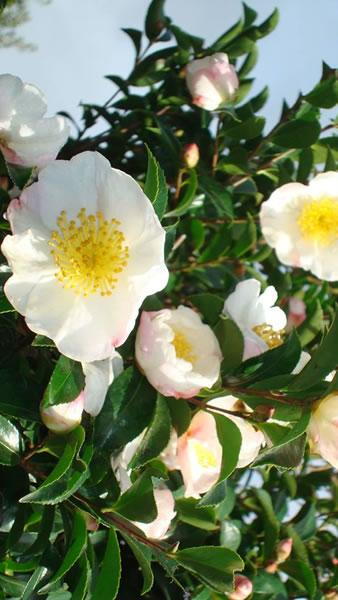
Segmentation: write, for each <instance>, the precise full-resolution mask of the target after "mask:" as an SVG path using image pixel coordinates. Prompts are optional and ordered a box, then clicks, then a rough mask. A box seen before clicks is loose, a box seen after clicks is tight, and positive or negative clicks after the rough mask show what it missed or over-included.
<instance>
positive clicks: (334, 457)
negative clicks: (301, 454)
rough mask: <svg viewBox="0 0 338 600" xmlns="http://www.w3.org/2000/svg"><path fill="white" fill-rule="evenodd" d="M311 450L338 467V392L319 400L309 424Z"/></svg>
mask: <svg viewBox="0 0 338 600" xmlns="http://www.w3.org/2000/svg"><path fill="white" fill-rule="evenodd" d="M308 440H309V444H310V450H311V451H312V452H313V453H314V454H319V455H320V456H322V458H324V459H325V460H327V462H328V463H330V464H331V465H332V466H333V467H335V468H338V394H337V393H336V392H334V393H332V394H329V395H328V396H326V397H325V398H323V400H319V401H318V402H317V403H316V404H315V406H314V410H313V412H312V415H311V419H310V423H309V426H308Z"/></svg>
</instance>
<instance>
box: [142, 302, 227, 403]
mask: <svg viewBox="0 0 338 600" xmlns="http://www.w3.org/2000/svg"><path fill="white" fill-rule="evenodd" d="M135 352H136V359H137V362H138V364H139V366H140V367H141V369H142V370H143V371H144V373H145V375H146V377H147V379H148V380H149V382H150V383H151V385H152V386H154V388H155V389H157V390H158V391H159V392H161V394H163V395H164V396H175V397H176V398H191V397H192V396H194V395H195V394H198V392H199V391H200V390H201V388H204V387H211V386H212V385H213V384H214V383H215V382H216V381H217V379H218V376H219V372H220V365H221V361H222V354H221V350H220V347H219V344H218V341H217V338H216V336H215V334H214V333H213V331H212V329H211V328H210V327H209V326H208V325H204V324H203V323H202V321H201V318H200V317H199V315H198V314H197V313H196V312H195V311H193V310H192V309H191V308H187V307H186V306H179V307H178V308H177V309H173V310H169V309H164V310H160V311H157V312H143V313H142V315H141V321H140V325H139V328H138V331H137V335H136V343H135Z"/></svg>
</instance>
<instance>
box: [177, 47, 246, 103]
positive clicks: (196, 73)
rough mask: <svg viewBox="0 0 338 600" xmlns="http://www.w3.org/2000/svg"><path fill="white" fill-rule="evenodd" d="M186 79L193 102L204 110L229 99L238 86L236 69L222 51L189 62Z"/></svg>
mask: <svg viewBox="0 0 338 600" xmlns="http://www.w3.org/2000/svg"><path fill="white" fill-rule="evenodd" d="M186 80H187V86H188V89H189V92H190V93H191V95H192V98H193V100H192V101H193V103H194V104H196V106H199V107H200V108H204V109H205V110H215V109H216V108H218V107H219V106H220V105H221V104H223V102H229V101H231V100H232V99H233V97H234V95H235V92H236V90H237V88H238V86H239V81H238V77H237V75H236V71H235V69H234V67H233V66H232V65H231V64H230V63H229V59H228V55H227V54H225V53H224V52H216V54H213V55H212V56H206V57H205V58H199V59H197V60H193V61H192V62H190V63H189V64H188V65H187V68H186Z"/></svg>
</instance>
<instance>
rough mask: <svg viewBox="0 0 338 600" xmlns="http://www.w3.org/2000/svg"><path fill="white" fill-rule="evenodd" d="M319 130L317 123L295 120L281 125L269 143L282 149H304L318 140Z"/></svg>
mask: <svg viewBox="0 0 338 600" xmlns="http://www.w3.org/2000/svg"><path fill="white" fill-rule="evenodd" d="M320 130H321V126H320V123H319V121H316V120H314V121H307V120H305V119H295V120H294V121H289V122H288V123H285V124H284V125H281V126H280V127H279V128H278V130H277V132H276V133H275V134H274V135H273V136H272V138H271V141H272V142H273V143H274V144H276V145H277V146H283V147H284V148H306V147H307V146H312V144H314V143H315V142H316V141H317V140H318V138H319V135H320Z"/></svg>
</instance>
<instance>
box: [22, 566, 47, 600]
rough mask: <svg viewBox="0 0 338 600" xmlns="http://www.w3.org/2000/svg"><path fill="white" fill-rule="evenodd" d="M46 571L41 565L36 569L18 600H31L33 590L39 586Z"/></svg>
mask: <svg viewBox="0 0 338 600" xmlns="http://www.w3.org/2000/svg"><path fill="white" fill-rule="evenodd" d="M47 571H48V569H47V567H44V566H43V565H41V566H39V567H37V568H36V569H35V571H34V573H33V574H32V576H31V577H30V578H29V580H28V581H27V584H26V586H25V589H24V590H23V592H22V595H21V596H20V600H31V598H32V596H33V592H34V590H35V589H36V588H37V586H38V585H39V583H40V581H41V579H42V578H43V577H44V576H45V575H46V573H47Z"/></svg>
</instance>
